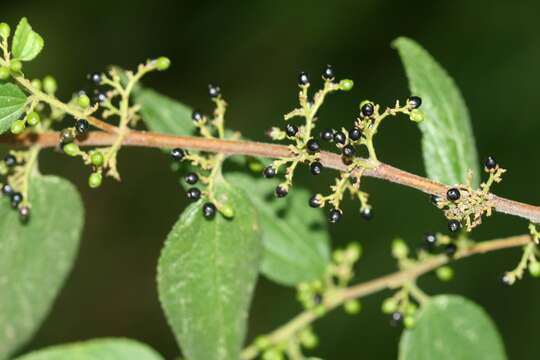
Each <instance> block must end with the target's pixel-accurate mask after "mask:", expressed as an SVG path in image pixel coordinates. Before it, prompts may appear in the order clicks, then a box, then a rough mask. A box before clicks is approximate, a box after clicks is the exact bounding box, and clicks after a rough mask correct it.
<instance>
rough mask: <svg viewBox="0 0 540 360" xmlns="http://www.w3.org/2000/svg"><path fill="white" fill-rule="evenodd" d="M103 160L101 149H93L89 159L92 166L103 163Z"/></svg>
mask: <svg viewBox="0 0 540 360" xmlns="http://www.w3.org/2000/svg"><path fill="white" fill-rule="evenodd" d="M104 160H105V158H104V157H103V154H102V153H101V151H94V152H93V153H92V154H91V155H90V161H91V162H92V165H94V166H101V165H103V161H104Z"/></svg>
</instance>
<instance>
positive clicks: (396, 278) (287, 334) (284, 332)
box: [241, 235, 531, 360]
mask: <svg viewBox="0 0 540 360" xmlns="http://www.w3.org/2000/svg"><path fill="white" fill-rule="evenodd" d="M530 243H531V236H530V235H517V236H512V237H508V238H504V239H496V240H490V241H484V242H481V243H478V244H476V245H473V246H471V247H468V248H465V249H462V250H460V251H458V252H457V253H456V255H455V258H454V259H456V260H458V259H462V258H466V257H469V256H472V255H476V254H484V253H488V252H492V251H496V250H502V249H507V248H513V247H518V246H525V245H527V244H530ZM451 260H452V259H450V258H448V256H446V255H437V256H434V257H431V258H429V259H427V260H424V261H421V262H419V263H418V264H417V265H415V266H413V267H411V268H409V269H406V270H402V271H397V272H394V273H392V274H389V275H385V276H382V277H379V278H376V279H373V280H370V281H366V282H364V283H361V284H358V285H354V286H351V287H349V288H347V289H344V290H342V291H341V292H339V293H337V294H336V295H335V296H331V297H329V299H328V300H327V301H326V302H325V303H324V306H325V308H326V309H327V310H332V309H335V308H337V307H338V306H340V305H342V304H344V303H345V302H347V301H348V300H352V299H357V298H361V297H364V296H367V295H371V294H374V293H376V292H379V291H382V290H385V289H394V288H397V287H400V286H402V285H404V284H406V283H408V282H411V281H415V280H416V279H417V278H418V277H419V276H421V275H423V274H425V273H427V272H430V271H432V270H435V269H436V268H438V267H440V266H442V265H444V264H446V263H448V262H450V261H451ZM318 317H319V316H318V315H317V314H316V313H315V311H313V310H306V311H304V312H302V313H301V314H299V315H297V316H296V317H294V318H293V319H292V320H290V321H289V322H288V323H286V324H285V325H283V326H281V327H279V328H278V329H276V330H274V331H273V332H271V333H270V334H268V335H266V336H265V337H266V339H267V340H268V342H269V343H270V344H272V345H273V344H280V343H282V342H284V341H286V340H288V339H290V338H291V337H292V336H294V335H295V334H296V333H298V332H299V331H301V330H302V329H304V328H305V327H306V326H308V325H309V324H311V323H312V322H313V321H315V320H317V318H318ZM258 354H259V349H258V348H257V347H256V346H255V345H250V346H248V347H247V348H245V349H244V351H243V352H242V357H241V358H242V360H250V359H253V358H255V357H256V356H257V355H258Z"/></svg>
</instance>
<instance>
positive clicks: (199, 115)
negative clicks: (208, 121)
mask: <svg viewBox="0 0 540 360" xmlns="http://www.w3.org/2000/svg"><path fill="white" fill-rule="evenodd" d="M202 119H203V115H202V113H201V112H200V111H198V110H195V111H193V112H192V113H191V120H193V121H194V122H196V123H198V122H200V121H202Z"/></svg>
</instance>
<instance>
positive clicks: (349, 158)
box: [341, 156, 353, 166]
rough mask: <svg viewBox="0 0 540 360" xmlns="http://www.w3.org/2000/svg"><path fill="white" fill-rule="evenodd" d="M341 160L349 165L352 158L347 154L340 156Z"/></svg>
mask: <svg viewBox="0 0 540 360" xmlns="http://www.w3.org/2000/svg"><path fill="white" fill-rule="evenodd" d="M341 162H342V163H343V164H345V165H347V166H349V165H351V164H352V163H353V158H352V157H349V156H342V157H341Z"/></svg>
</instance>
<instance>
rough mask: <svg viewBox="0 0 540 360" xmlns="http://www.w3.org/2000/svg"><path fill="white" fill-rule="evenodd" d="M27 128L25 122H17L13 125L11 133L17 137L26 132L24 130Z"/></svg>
mask: <svg viewBox="0 0 540 360" xmlns="http://www.w3.org/2000/svg"><path fill="white" fill-rule="evenodd" d="M25 127H26V123H25V122H24V120H15V121H14V122H13V123H12V124H11V132H12V133H13V134H15V135H17V134H20V133H22V132H23V131H24V128H25Z"/></svg>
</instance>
